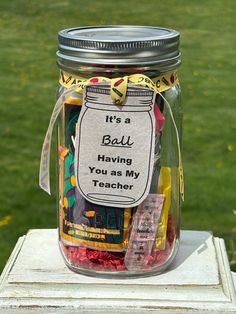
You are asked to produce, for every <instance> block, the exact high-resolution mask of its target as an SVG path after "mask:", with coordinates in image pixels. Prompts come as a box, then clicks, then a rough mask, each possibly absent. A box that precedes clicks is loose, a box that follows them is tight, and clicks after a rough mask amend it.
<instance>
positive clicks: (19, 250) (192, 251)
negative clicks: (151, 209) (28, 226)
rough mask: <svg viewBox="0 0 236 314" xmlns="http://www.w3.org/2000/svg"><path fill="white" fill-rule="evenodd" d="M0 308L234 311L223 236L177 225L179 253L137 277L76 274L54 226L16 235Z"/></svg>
mask: <svg viewBox="0 0 236 314" xmlns="http://www.w3.org/2000/svg"><path fill="white" fill-rule="evenodd" d="M0 313H1V314H10V313H11V314H12V313H13V314H20V313H21V314H23V313H24V314H25V313H26V314H28V313H49V314H50V313H56V314H61V313H63V314H69V313H70V314H72V313H87V314H90V313H106V314H109V313H137V314H140V313H158V314H159V313H181V314H183V313H211V314H213V313H214V314H215V313H236V297H235V289H234V285H233V279H232V275H231V272H230V269H229V263H228V259H227V255H226V250H225V246H224V241H223V240H222V239H220V238H214V237H213V236H212V234H211V233H210V232H205V231H182V232H181V243H180V250H179V253H178V255H177V257H176V259H175V261H174V263H173V264H172V266H171V267H170V268H169V269H168V270H167V271H166V272H165V273H163V274H161V275H158V276H153V277H148V278H139V279H125V280H117V279H109V280H108V279H99V278H92V277H87V276H83V275H79V274H76V273H73V272H72V271H70V270H69V269H68V268H67V267H66V266H65V264H64V261H63V259H62V257H61V255H60V252H59V248H58V243H57V230H55V229H41V230H37V229H35V230H30V231H29V232H28V234H27V235H26V236H23V237H21V238H19V240H18V242H17V244H16V246H15V249H14V250H13V252H12V255H11V257H10V259H9V261H8V263H7V264H6V267H5V269H4V271H3V273H2V275H1V278H0Z"/></svg>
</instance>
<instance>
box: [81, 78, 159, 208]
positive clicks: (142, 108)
mask: <svg viewBox="0 0 236 314" xmlns="http://www.w3.org/2000/svg"><path fill="white" fill-rule="evenodd" d="M155 96H156V93H155V91H153V90H151V89H149V88H145V87H138V86H134V85H133V84H128V88H127V93H126V99H125V102H124V103H123V104H122V105H116V104H115V103H113V102H112V99H111V96H110V84H108V83H105V84H104V83H101V84H96V85H87V86H86V87H85V90H84V103H83V106H82V109H81V113H80V115H79V118H78V122H77V124H76V137H75V176H76V186H77V188H78V189H79V191H80V193H81V194H82V195H83V196H84V197H85V199H87V200H88V201H90V202H92V203H95V204H99V205H105V206H111V207H120V208H123V207H134V206H137V205H139V204H140V203H141V202H142V201H143V200H144V199H145V198H146V197H147V195H148V194H149V190H150V185H151V180H152V173H153V165H154V146H155V118H154V110H153V107H154V101H155Z"/></svg>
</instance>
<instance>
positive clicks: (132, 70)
mask: <svg viewBox="0 0 236 314" xmlns="http://www.w3.org/2000/svg"><path fill="white" fill-rule="evenodd" d="M178 47H179V33H178V32H176V31H174V30H170V29H165V28H159V27H149V26H148V27H145V26H99V27H80V28H73V29H66V30H62V31H60V32H59V49H58V52H57V64H58V66H59V68H60V71H61V72H60V84H59V88H58V93H57V97H59V96H60V95H61V94H63V92H65V90H67V89H68V88H69V87H71V86H73V85H74V84H78V83H80V82H81V81H84V80H88V79H91V78H93V79H92V80H91V83H95V84H96V82H97V80H96V78H97V77H106V78H108V79H113V78H122V77H124V76H129V75H133V74H142V75H145V76H146V77H148V78H149V79H151V80H152V81H153V82H154V84H155V85H156V87H157V88H160V91H161V92H160V93H157V94H156V98H155V103H154V116H155V152H154V154H155V157H154V166H153V169H152V179H151V185H150V189H149V194H148V196H147V201H146V203H145V201H144V202H142V203H141V204H139V205H138V206H135V207H129V206H128V205H126V206H125V205H124V206H122V205H121V204H119V206H117V207H116V206H106V205H104V204H103V205H101V204H100V203H97V202H96V199H94V200H95V201H94V202H93V201H92V202H91V200H88V199H86V198H85V197H84V196H82V195H81V193H80V192H79V190H78V188H77V185H76V178H75V172H76V169H75V163H74V162H75V145H76V143H75V135H76V134H75V133H76V124H77V123H78V122H77V121H78V118H79V116H80V112H81V108H82V102H83V101H82V98H81V96H78V94H77V93H73V94H72V95H71V96H70V97H69V98H68V99H67V100H66V102H65V104H64V105H63V109H62V110H61V113H60V115H59V118H58V191H59V192H58V213H59V214H58V220H59V244H60V249H61V253H62V255H63V257H64V259H65V262H66V264H67V265H68V267H69V268H70V269H72V270H74V271H76V272H79V273H83V274H87V275H92V276H101V277H119V278H122V277H123V278H125V277H138V276H149V275H154V274H158V273H161V272H163V271H164V270H165V269H166V268H167V267H168V266H169V265H170V264H171V262H172V261H173V259H174V257H175V255H176V253H177V249H178V245H179V234H180V207H181V193H182V191H181V189H182V188H181V171H182V166H181V154H180V145H181V124H182V109H181V105H180V87H179V83H178V78H177V72H176V69H177V67H178V66H179V65H180V53H179V50H178ZM94 77H95V79H94ZM161 87H163V88H161ZM91 99H93V98H91ZM134 114H135V113H134ZM142 114H143V119H146V118H145V117H146V116H147V114H146V113H145V112H143V113H142ZM94 121H96V119H95V120H94ZM90 125H91V124H90ZM92 129H97V132H99V125H96V123H95V122H94V125H92ZM90 130H91V127H90V128H88V133H89V132H90ZM146 141H147V142H149V141H150V139H149V138H147V139H146ZM144 144H145V143H143V145H142V144H141V145H140V148H139V149H140V151H142V146H143V147H144ZM136 153H137V152H136ZM88 157H89V156H88ZM106 157H107V156H104V155H103V156H100V158H106ZM131 160H132V159H129V158H127V159H125V160H124V162H125V163H126V165H128V164H129V162H131ZM98 175H99V174H98ZM101 175H102V174H101ZM140 189H142V186H140Z"/></svg>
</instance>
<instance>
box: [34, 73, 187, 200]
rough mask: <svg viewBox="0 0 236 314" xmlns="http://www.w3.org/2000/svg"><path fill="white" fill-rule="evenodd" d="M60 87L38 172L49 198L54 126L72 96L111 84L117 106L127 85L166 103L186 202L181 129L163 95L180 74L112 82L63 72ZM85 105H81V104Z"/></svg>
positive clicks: (181, 191)
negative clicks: (147, 90) (87, 88)
mask: <svg viewBox="0 0 236 314" xmlns="http://www.w3.org/2000/svg"><path fill="white" fill-rule="evenodd" d="M59 83H60V85H62V86H64V87H65V88H66V90H65V91H64V92H63V93H62V95H61V96H60V97H59V98H58V100H57V102H56V104H55V106H54V109H53V113H52V116H51V118H50V122H49V126H48V130H47V133H46V136H45V139H44V143H43V147H42V153H41V161H40V171H39V185H40V187H41V188H42V189H43V190H45V191H46V192H47V193H48V194H50V172H49V168H50V149H51V139H52V131H53V127H54V124H55V122H56V120H57V118H58V116H59V113H60V112H61V109H62V108H63V106H64V104H65V103H67V102H69V101H68V99H69V98H70V97H71V96H72V94H73V93H75V92H76V93H78V94H79V95H80V97H82V95H83V91H84V88H85V86H86V85H90V84H100V83H109V84H110V94H111V98H112V101H113V102H114V103H115V104H117V105H122V104H123V103H124V101H125V98H126V91H127V87H128V84H134V85H138V86H142V87H148V88H150V89H153V90H154V91H155V92H156V93H158V94H159V95H160V96H161V97H162V99H163V100H164V102H165V103H166V104H167V109H168V111H169V114H170V117H171V120H172V123H173V125H174V129H175V133H176V140H177V147H178V157H179V182H180V193H181V195H182V199H184V179H183V167H182V157H181V150H180V139H179V133H178V129H177V126H176V123H175V120H174V116H173V114H172V110H171V106H170V104H169V103H168V101H167V99H166V98H165V97H164V96H163V95H162V94H161V93H162V92H164V91H166V90H168V89H170V88H171V87H173V86H175V85H176V84H177V83H178V78H177V72H176V71H171V72H167V73H164V74H162V75H160V76H157V77H154V78H152V79H150V78H149V77H147V76H146V75H143V74H132V75H129V76H124V77H119V78H113V79H109V78H107V77H101V76H97V77H92V78H89V79H85V78H83V77H79V76H72V75H71V74H68V73H66V72H63V71H61V74H60V79H59ZM81 104H82V102H81Z"/></svg>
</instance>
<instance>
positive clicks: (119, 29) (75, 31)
mask: <svg viewBox="0 0 236 314" xmlns="http://www.w3.org/2000/svg"><path fill="white" fill-rule="evenodd" d="M179 36H180V35H179V33H178V32H177V31H175V30H172V29H167V28H161V27H152V26H131V25H114V26H88V27H79V28H69V29H65V30H62V31H60V32H59V33H58V39H59V49H58V51H57V56H58V58H60V59H62V60H64V61H66V60H67V61H72V62H79V63H83V64H101V65H106V64H107V65H137V64H142V65H150V64H159V63H160V64H163V63H165V64H166V65H168V64H169V65H170V66H171V67H173V66H174V67H176V66H177V65H178V64H179V63H180V53H179Z"/></svg>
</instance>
